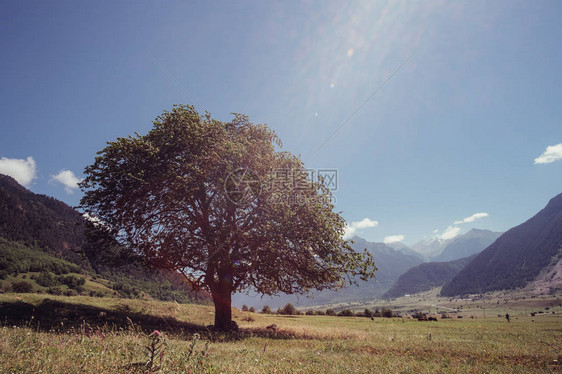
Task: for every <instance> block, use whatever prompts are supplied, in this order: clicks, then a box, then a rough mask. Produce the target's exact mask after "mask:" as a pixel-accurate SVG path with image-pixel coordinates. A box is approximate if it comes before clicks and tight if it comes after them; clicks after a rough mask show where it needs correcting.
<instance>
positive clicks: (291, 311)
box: [280, 303, 298, 316]
mask: <svg viewBox="0 0 562 374" xmlns="http://www.w3.org/2000/svg"><path fill="white" fill-rule="evenodd" d="M280 314H284V315H288V316H292V315H295V314H298V313H297V308H295V307H294V306H293V304H291V303H287V305H285V306H284V307H283V309H281V313H280Z"/></svg>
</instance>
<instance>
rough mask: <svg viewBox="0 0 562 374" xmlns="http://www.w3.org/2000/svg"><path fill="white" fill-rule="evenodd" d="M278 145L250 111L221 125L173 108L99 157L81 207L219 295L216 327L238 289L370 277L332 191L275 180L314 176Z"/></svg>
mask: <svg viewBox="0 0 562 374" xmlns="http://www.w3.org/2000/svg"><path fill="white" fill-rule="evenodd" d="M276 146H277V147H280V146H281V143H280V141H279V139H278V138H277V136H276V135H275V133H274V132H273V131H272V130H271V129H269V128H268V127H267V126H265V125H255V124H252V123H250V122H249V120H248V118H247V117H246V116H244V115H240V114H236V115H235V117H234V119H233V120H232V121H231V122H229V123H222V122H220V121H217V120H214V119H212V118H211V116H210V115H209V114H206V115H205V116H200V115H199V114H198V113H197V112H196V110H195V109H194V108H193V107H191V106H184V105H179V106H175V107H174V108H173V109H172V111H170V112H167V111H165V112H164V113H163V114H162V115H161V116H160V117H158V118H157V119H156V120H155V121H154V126H153V128H152V130H151V131H150V132H149V133H148V134H146V135H143V136H141V135H138V134H137V135H136V136H134V137H128V138H119V139H117V140H116V141H113V142H109V143H108V146H107V147H106V148H104V149H103V150H102V151H101V152H99V153H98V157H96V159H95V161H94V163H93V164H92V165H91V166H88V167H87V168H86V169H85V174H86V178H85V179H84V181H83V182H82V183H81V188H82V189H83V191H84V197H83V198H82V200H81V206H82V208H83V209H84V210H85V211H86V212H87V213H89V214H90V215H91V216H95V217H98V218H99V219H101V220H102V221H103V222H104V225H103V226H101V225H100V226H99V227H100V228H103V230H106V231H108V232H109V233H110V234H111V235H112V236H113V238H115V240H117V241H118V242H119V243H120V244H121V245H122V246H123V247H124V248H126V249H128V250H130V251H131V252H134V253H135V254H138V255H140V256H142V257H143V258H144V259H145V260H146V262H148V263H150V264H152V265H153V266H156V267H160V268H166V269H173V270H176V271H178V272H182V273H183V274H184V276H185V278H186V279H187V280H188V281H189V282H190V284H191V286H192V287H193V288H196V289H204V290H207V291H209V292H211V293H212V294H213V300H214V301H215V308H216V312H217V313H216V314H215V318H216V320H215V325H216V327H219V328H229V326H230V319H231V309H230V308H231V305H230V300H231V295H232V293H233V292H235V291H241V290H247V289H254V290H256V291H257V292H259V293H263V294H268V295H272V294H276V293H278V292H285V293H289V294H292V293H306V292H308V291H309V290H312V289H316V290H322V289H339V288H341V287H343V286H345V285H346V283H357V281H358V278H359V279H364V280H365V279H368V278H369V277H372V276H373V272H374V270H375V268H374V263H373V261H372V258H371V256H370V255H368V254H367V253H363V254H361V253H357V252H356V251H354V250H353V249H352V248H351V247H350V245H349V243H348V242H347V241H344V240H343V239H342V236H343V233H344V229H345V220H344V219H343V218H342V217H341V216H340V215H339V214H337V213H335V212H334V211H333V209H334V206H333V203H332V200H331V193H330V190H329V189H327V188H326V186H324V185H323V184H322V183H321V182H317V181H310V180H308V179H306V178H301V179H299V181H300V182H301V183H300V184H299V186H298V187H295V186H292V185H291V186H290V185H288V184H284V185H283V186H282V187H280V186H279V185H277V184H275V183H273V182H272V181H273V180H274V177H275V173H276V172H277V171H278V170H290V171H291V173H292V174H296V175H298V176H305V175H307V170H306V168H305V166H304V164H303V162H302V161H301V160H300V158H298V157H296V156H294V155H292V154H290V153H289V152H279V151H277V150H276ZM240 171H242V172H240ZM240 173H241V174H240ZM248 175H252V176H255V180H254V182H257V183H247V182H248V179H247V176H248ZM239 178H241V179H240V181H244V183H243V184H242V182H240V181H238V182H236V181H235V179H236V180H238V179H239ZM259 181H262V182H264V183H259ZM250 182H251V180H250ZM241 184H242V185H243V186H245V189H244V190H243V191H238V190H236V189H237V188H238V187H239V186H240V185H241ZM235 188H236V189H235ZM248 194H250V195H251V196H252V197H253V199H252V200H249V201H246V200H245V199H244V201H242V200H243V199H242V198H243V197H244V196H246V195H248ZM280 194H283V195H286V196H289V197H291V200H294V198H298V200H299V202H300V203H297V204H293V203H287V202H283V201H279V195H280ZM161 243H165V245H161ZM355 276H358V278H355Z"/></svg>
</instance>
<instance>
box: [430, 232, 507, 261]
mask: <svg viewBox="0 0 562 374" xmlns="http://www.w3.org/2000/svg"><path fill="white" fill-rule="evenodd" d="M501 234H502V233H501V232H493V231H490V230H479V229H472V230H470V231H469V232H467V233H466V234H464V235H461V236H459V237H456V238H454V239H453V240H452V241H451V242H449V243H448V244H447V245H446V246H445V248H443V252H441V254H439V255H438V256H436V257H433V258H431V261H435V262H447V261H454V260H458V259H460V258H465V257H469V256H472V255H474V254H477V253H480V252H481V251H482V250H484V248H486V247H487V246H489V245H490V244H492V243H493V242H494V241H495V240H496V239H497V238H499V237H500V236H501Z"/></svg>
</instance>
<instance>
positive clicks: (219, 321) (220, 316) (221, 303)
mask: <svg viewBox="0 0 562 374" xmlns="http://www.w3.org/2000/svg"><path fill="white" fill-rule="evenodd" d="M213 302H214V303H215V329H216V330H220V331H228V330H231V329H232V328H233V324H232V309H231V307H232V294H231V292H230V290H224V289H218V290H217V291H215V292H213Z"/></svg>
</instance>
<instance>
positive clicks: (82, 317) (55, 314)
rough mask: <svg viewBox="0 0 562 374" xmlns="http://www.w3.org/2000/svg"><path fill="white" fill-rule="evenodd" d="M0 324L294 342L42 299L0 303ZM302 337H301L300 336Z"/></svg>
mask: <svg viewBox="0 0 562 374" xmlns="http://www.w3.org/2000/svg"><path fill="white" fill-rule="evenodd" d="M0 325H3V326H10V327H11V326H18V327H29V328H32V329H35V330H38V331H43V332H55V333H64V332H68V331H75V332H80V331H82V332H84V333H88V332H89V331H94V330H96V329H97V330H98V331H131V330H132V331H142V332H144V333H147V334H150V333H151V332H153V331H154V330H159V331H163V332H166V333H168V334H170V335H173V336H175V337H177V338H180V339H181V338H185V339H191V338H192V336H193V334H195V333H197V334H199V335H200V336H201V337H202V338H204V339H209V340H211V341H215V342H216V341H233V340H243V339H247V338H250V337H262V338H271V339H295V338H297V337H296V336H295V335H294V334H293V333H292V332H290V331H286V332H283V331H276V332H273V331H270V330H268V329H266V328H265V327H263V328H261V327H255V328H242V329H240V330H239V331H232V332H220V331H214V330H213V329H212V326H203V325H198V324H194V323H189V322H184V321H180V320H177V319H175V318H173V317H169V316H156V315H152V314H144V313H139V312H134V311H132V310H130V309H129V308H128V306H127V305H123V306H121V307H118V308H116V309H107V308H100V307H96V306H92V305H86V304H73V303H65V302H63V301H58V300H51V299H44V300H43V301H42V302H41V303H40V304H39V305H34V304H31V303H26V302H24V301H16V302H2V303H0ZM301 338H302V337H301Z"/></svg>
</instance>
